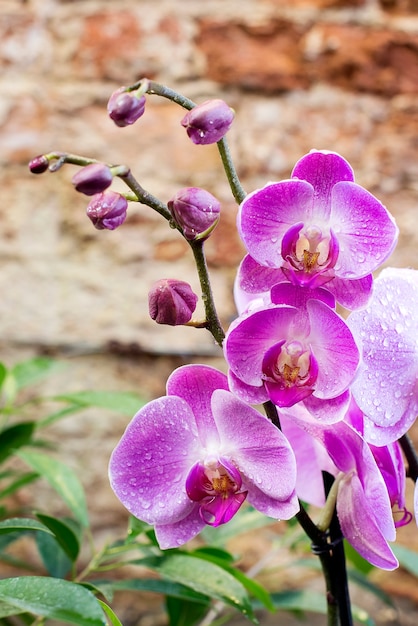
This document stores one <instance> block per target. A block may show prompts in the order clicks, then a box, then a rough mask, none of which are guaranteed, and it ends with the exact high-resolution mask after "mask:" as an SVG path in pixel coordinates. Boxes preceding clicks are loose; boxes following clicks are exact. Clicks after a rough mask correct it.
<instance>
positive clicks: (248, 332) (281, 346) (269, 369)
mask: <svg viewBox="0 0 418 626" xmlns="http://www.w3.org/2000/svg"><path fill="white" fill-rule="evenodd" d="M271 297H272V300H273V304H272V305H270V306H267V307H263V308H261V309H259V310H254V311H252V312H251V313H248V314H246V315H243V316H242V317H241V318H238V319H237V320H236V321H235V322H234V323H233V324H232V325H231V327H230V329H229V331H228V333H227V336H226V339H225V343H224V351H225V358H226V360H227V362H228V365H229V368H230V371H229V380H230V386H231V389H232V391H233V392H234V393H236V395H237V396H238V397H240V398H241V399H242V400H244V401H245V402H249V403H253V404H257V403H262V402H266V401H267V400H271V401H272V402H273V403H274V404H276V405H277V406H279V407H289V406H293V405H294V404H296V403H298V402H304V403H305V404H306V406H307V407H309V410H310V411H311V412H312V413H313V414H314V415H315V416H316V417H317V418H318V419H321V420H322V421H324V422H328V423H331V422H334V421H338V420H340V419H342V418H343V417H344V413H345V411H346V410H347V407H348V403H349V400H350V392H349V391H348V388H349V386H350V384H351V383H352V381H353V378H354V376H355V373H356V370H357V366H358V364H359V358H360V356H359V351H358V348H357V346H356V343H355V341H354V339H353V336H352V334H351V332H350V330H349V328H348V327H347V325H346V323H345V322H344V320H343V319H342V318H341V317H340V316H339V315H338V314H337V313H336V312H335V311H334V310H333V309H332V308H331V306H329V305H330V304H331V305H332V304H333V297H332V295H331V294H330V293H329V292H328V291H326V290H325V289H322V288H317V289H308V288H301V287H296V286H294V285H292V284H290V283H282V284H278V285H276V286H275V288H274V289H273V290H272V292H271ZM275 301H277V302H281V303H283V304H280V305H276V304H275Z"/></svg>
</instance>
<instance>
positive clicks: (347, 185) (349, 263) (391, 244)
mask: <svg viewBox="0 0 418 626" xmlns="http://www.w3.org/2000/svg"><path fill="white" fill-rule="evenodd" d="M330 226H331V228H332V229H333V231H334V233H335V234H336V236H337V238H338V242H339V245H340V253H339V256H338V260H337V263H336V265H335V274H336V275H337V276H340V277H341V278H350V279H353V278H362V277H363V276H367V274H370V273H371V272H373V271H374V270H376V269H377V268H378V267H379V266H380V265H381V264H382V263H383V262H384V261H385V260H386V259H387V258H388V257H389V255H390V254H391V252H392V251H393V249H394V248H395V245H396V242H397V238H398V233H399V231H398V228H397V226H396V224H395V221H394V219H393V217H392V216H391V215H390V213H389V212H388V211H387V209H386V208H385V207H384V206H383V204H382V203H381V202H379V200H378V199H377V198H375V197H374V196H373V195H372V194H371V193H369V192H368V191H366V189H364V188H363V187H360V185H357V184H356V183H351V182H341V183H337V184H336V185H335V186H334V188H333V190H332V213H331V220H330Z"/></svg>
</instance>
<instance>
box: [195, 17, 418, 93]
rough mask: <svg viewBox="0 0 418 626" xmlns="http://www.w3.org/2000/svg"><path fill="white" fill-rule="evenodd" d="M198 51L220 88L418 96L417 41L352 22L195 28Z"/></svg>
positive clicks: (215, 23)
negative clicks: (325, 87)
mask: <svg viewBox="0 0 418 626" xmlns="http://www.w3.org/2000/svg"><path fill="white" fill-rule="evenodd" d="M197 45H198V46H199V48H200V49H201V51H202V52H203V54H205V57H206V74H207V76H208V77H209V78H211V79H212V80H215V81H217V82H218V83H221V84H228V85H231V84H232V85H235V86H237V87H239V88H241V89H252V90H259V91H260V92H264V93H273V92H277V91H289V90H292V89H303V88H307V87H309V86H311V85H313V84H315V83H318V82H326V83H329V84H331V85H336V86H338V87H343V88H344V89H349V90H353V91H365V92H370V93H379V94H382V95H385V96H392V95H395V94H399V93H418V41H417V38H416V36H415V35H414V34H409V33H406V32H399V31H396V30H393V29H382V28H380V29H379V28H371V29H368V31H367V37H365V28H364V26H362V25H356V24H335V23H328V22H324V23H320V24H317V25H314V26H311V27H308V26H307V25H305V26H302V25H299V24H295V23H292V22H289V21H287V20H281V19H276V20H273V21H269V22H268V23H266V24H264V25H257V26H253V25H251V24H247V23H246V22H243V21H234V22H231V21H223V22H219V21H209V20H202V21H201V22H200V32H199V35H198V37H197Z"/></svg>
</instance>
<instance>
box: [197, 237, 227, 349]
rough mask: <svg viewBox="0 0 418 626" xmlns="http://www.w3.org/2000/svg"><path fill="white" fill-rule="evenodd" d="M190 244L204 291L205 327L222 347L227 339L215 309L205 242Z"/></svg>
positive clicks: (198, 241) (199, 241)
mask: <svg viewBox="0 0 418 626" xmlns="http://www.w3.org/2000/svg"><path fill="white" fill-rule="evenodd" d="M189 244H190V247H191V249H192V252H193V256H194V259H195V263H196V268H197V273H198V276H199V281H200V287H201V289H202V300H203V304H204V307H205V315H206V324H205V326H206V328H207V329H208V331H209V332H210V333H211V335H212V336H213V338H214V339H215V341H216V343H217V344H218V346H220V347H222V342H223V340H224V339H225V332H224V330H223V328H222V325H221V323H220V321H219V317H218V313H217V311H216V307H215V301H214V298H213V293H212V287H211V284H210V278H209V272H208V266H207V263H206V257H205V253H204V249H203V241H201V240H199V239H195V240H193V241H189Z"/></svg>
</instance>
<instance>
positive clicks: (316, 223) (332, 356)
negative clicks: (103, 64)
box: [30, 82, 418, 570]
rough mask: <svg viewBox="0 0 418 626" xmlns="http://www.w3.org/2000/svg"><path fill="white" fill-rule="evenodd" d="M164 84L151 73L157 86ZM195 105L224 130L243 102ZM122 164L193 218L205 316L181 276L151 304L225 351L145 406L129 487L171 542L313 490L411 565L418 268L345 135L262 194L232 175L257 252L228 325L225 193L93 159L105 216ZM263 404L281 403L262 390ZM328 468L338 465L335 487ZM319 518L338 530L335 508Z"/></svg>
mask: <svg viewBox="0 0 418 626" xmlns="http://www.w3.org/2000/svg"><path fill="white" fill-rule="evenodd" d="M147 89H148V83H147V82H146V83H145V82H144V83H142V82H140V83H139V87H138V85H137V86H134V87H132V88H121V89H119V90H118V91H117V92H115V94H113V95H112V97H111V99H110V101H109V105H108V111H109V114H110V117H111V119H112V120H113V121H114V122H115V123H116V124H117V125H118V126H128V125H131V124H133V123H134V122H135V121H136V120H137V119H138V118H139V117H140V116H142V114H143V112H144V106H145V95H144V94H145V92H146V91H147ZM158 89H159V87H158V85H155V84H154V83H153V84H152V86H151V87H149V93H157V92H158ZM160 91H161V94H160V95H164V96H165V97H167V91H166V90H164V89H163V90H160ZM173 99H175V100H176V101H177V99H178V97H177V96H175V98H174V96H173ZM184 106H185V108H187V109H188V113H187V114H186V115H185V117H184V118H183V119H182V120H181V124H182V125H183V126H184V128H186V131H187V134H188V136H189V137H190V139H191V140H192V141H193V142H194V143H196V144H208V143H215V142H221V143H222V145H223V146H224V145H225V142H223V141H221V140H223V137H224V135H225V134H226V133H227V132H228V130H229V128H230V126H231V124H232V121H233V118H234V112H233V110H232V109H231V108H230V107H228V106H227V105H226V103H224V102H223V101H222V100H212V101H207V102H204V103H203V104H202V105H198V106H195V105H194V104H191V103H190V101H185V103H184ZM50 158H58V157H57V155H53V156H51V155H42V156H39V157H36V158H35V159H33V161H32V162H31V164H30V167H31V170H32V171H33V172H34V173H42V172H44V171H45V170H46V169H48V168H49V169H51V167H50V165H49V160H50ZM59 158H62V157H59ZM226 161H227V160H226ZM73 162H75V161H73ZM114 176H120V177H121V178H124V180H125V182H127V184H128V186H129V187H130V189H131V190H132V191H133V192H134V193H135V194H136V197H137V199H138V201H139V202H143V203H144V204H148V205H149V206H151V207H152V208H154V209H156V210H157V211H158V212H159V213H161V214H162V215H163V216H164V217H165V218H166V219H167V220H168V221H169V222H170V225H171V226H172V227H174V228H176V229H177V230H178V231H179V232H180V233H181V235H182V236H183V237H184V239H185V240H186V241H187V242H188V243H189V245H190V246H191V248H192V249H193V252H194V254H195V259H196V263H197V264H198V269H199V278H200V280H201V286H202V291H203V297H202V301H203V304H204V306H205V313H206V319H205V320H204V321H203V322H201V323H197V322H192V321H191V318H192V315H193V313H194V311H195V309H196V305H197V301H198V296H197V295H196V294H195V293H194V292H193V291H192V289H191V287H190V285H188V284H187V283H185V282H184V281H181V280H177V279H163V280H160V281H158V282H157V283H156V284H155V285H154V286H153V287H152V289H151V292H150V294H149V312H150V316H151V317H152V319H154V320H155V321H156V322H157V323H160V324H169V325H180V324H189V325H195V326H203V327H206V328H208V329H209V330H210V332H211V333H212V335H213V336H214V338H215V340H216V341H217V342H218V344H219V345H222V349H223V353H224V357H225V362H226V366H227V374H224V373H222V372H220V371H218V370H216V369H214V368H211V367H208V366H205V365H186V366H183V367H180V368H179V369H177V370H175V371H174V372H173V374H172V375H171V376H170V378H169V380H168V382H167V393H166V395H165V396H164V397H161V398H158V399H156V400H153V401H152V402H150V403H149V404H147V405H146V406H145V407H143V408H142V409H141V410H140V411H139V412H138V413H137V414H136V415H135V417H134V418H133V420H132V422H131V423H130V424H129V425H128V427H127V429H126V432H125V433H124V435H123V436H122V438H121V440H120V442H119V444H118V445H117V447H116V448H115V450H114V452H113V454H112V457H111V461H110V469H109V475H110V482H111V485H112V487H113V489H114V491H115V493H116V495H117V497H118V498H119V499H120V500H121V502H122V503H123V504H124V505H125V506H126V508H127V509H128V510H129V511H130V512H131V513H132V514H133V515H135V516H136V517H138V518H139V519H141V520H144V521H145V522H147V523H150V524H153V525H154V527H155V532H156V537H157V540H158V542H159V544H160V546H161V547H162V548H163V549H165V548H174V547H176V546H179V545H182V544H184V543H185V542H187V541H188V540H190V539H191V538H193V537H194V536H195V535H197V534H198V533H199V532H200V531H201V530H202V529H203V528H204V527H205V525H209V526H215V527H217V526H219V525H221V524H225V523H227V522H229V521H230V520H231V519H232V517H233V516H234V515H235V514H236V513H237V512H238V511H239V509H240V508H241V506H242V505H243V503H244V502H248V503H249V504H250V505H252V506H253V507H254V508H256V509H258V510H259V511H260V512H262V513H263V514H265V515H267V516H270V517H273V518H275V519H284V520H288V519H290V518H292V517H293V516H295V515H297V514H298V512H299V511H300V506H301V501H303V502H307V503H310V504H312V505H315V506H320V507H323V519H325V520H327V519H328V517H329V515H331V516H332V515H334V513H335V512H336V516H337V518H338V524H339V527H340V528H341V532H342V535H341V537H342V536H343V537H344V538H345V539H347V541H349V542H350V543H351V545H352V546H353V547H354V548H355V549H356V550H357V552H358V553H359V554H360V555H362V556H363V557H364V558H365V559H367V560H368V561H369V562H370V563H372V564H373V565H375V566H377V567H381V568H384V569H388V570H390V569H394V568H395V567H397V564H398V563H397V559H396V557H395V555H394V553H393V551H392V549H391V547H390V545H389V542H391V541H393V540H394V539H395V535H396V527H397V526H400V525H403V524H405V523H407V522H409V521H410V519H411V517H412V515H411V513H410V512H409V511H408V510H407V507H406V503H405V477H406V472H405V466H404V463H403V459H402V454H401V448H400V445H399V440H401V441H402V439H403V438H404V437H405V436H406V433H407V431H408V429H409V428H410V427H411V426H412V424H413V422H414V421H415V419H416V415H417V413H418V382H417V381H418V375H417V372H418V339H417V338H418V272H417V271H416V270H411V269H409V270H406V269H405V270H402V269H393V268H392V269H388V268H387V269H384V270H383V271H382V272H381V273H380V275H379V276H378V277H377V278H376V279H374V277H373V274H374V273H375V272H376V270H378V269H379V268H380V267H381V265H382V264H383V263H384V262H385V261H386V260H387V259H388V258H389V256H390V254H391V253H392V251H393V249H394V247H395V245H396V242H397V238H398V229H397V226H396V224H395V221H394V219H393V218H392V216H391V215H390V214H389V212H388V211H387V209H386V208H385V207H384V206H383V204H382V203H381V202H380V201H379V200H378V199H377V198H376V197H374V196H373V195H372V194H371V193H370V192H368V191H367V190H366V189H364V188H363V187H362V186H360V185H359V184H357V183H356V182H355V180H354V174H353V170H352V168H351V166H350V165H349V163H348V162H347V161H346V160H345V159H344V158H343V157H341V156H340V155H338V154H337V153H335V152H327V151H319V150H313V151H311V152H310V153H309V154H307V155H305V156H304V157H303V158H301V159H300V160H299V161H298V162H297V163H296V165H295V167H294V169H293V171H292V174H291V177H290V178H289V179H287V180H282V181H280V182H273V183H269V184H267V185H266V186H265V187H263V188H262V189H258V190H255V191H253V192H252V193H250V194H248V195H245V193H244V192H243V190H242V189H238V190H237V189H236V188H234V189H233V192H235V193H234V197H235V198H236V199H237V198H239V200H240V203H239V210H238V218H237V225H238V232H239V234H240V237H241V239H242V242H243V244H244V246H245V247H246V255H245V257H244V258H243V260H242V262H241V264H240V266H239V268H238V272H237V276H236V279H235V285H234V296H235V302H236V307H237V312H238V315H237V318H236V319H235V320H234V321H233V322H232V323H231V324H230V327H229V328H228V330H227V331H226V333H224V332H223V329H222V327H221V326H220V323H218V319H217V315H216V309H215V307H214V304H213V302H212V300H211V298H212V294H211V290H210V288H208V284H209V278H208V275H207V274H206V273H205V272H206V271H207V268H206V265H205V262H204V257H203V261H202V257H201V256H199V255H200V254H201V253H202V250H203V244H204V242H205V240H206V239H207V238H208V237H209V236H210V235H211V233H212V231H213V230H214V228H215V227H216V225H217V224H218V221H219V219H220V216H221V205H220V203H219V201H218V200H217V199H216V198H215V197H214V196H212V194H210V193H209V192H208V191H206V190H203V189H200V188H197V187H188V188H183V189H180V190H179V191H178V192H177V193H175V194H174V195H173V197H172V198H171V199H170V200H169V201H168V203H167V204H166V205H164V204H162V203H161V202H159V201H158V200H157V199H155V198H153V197H152V196H151V195H150V194H148V193H147V192H145V191H144V190H143V189H142V188H141V187H140V185H139V184H138V183H136V181H135V180H134V179H133V178H132V177H130V173H129V170H127V168H125V167H124V166H107V165H105V164H102V163H97V162H94V163H89V164H86V166H85V167H84V168H83V170H81V171H80V172H79V173H78V174H76V175H75V176H74V178H73V183H74V186H75V188H76V189H77V190H78V191H80V192H82V193H84V194H86V195H92V196H93V198H92V200H91V202H90V204H89V206H88V209H87V213H88V216H89V217H90V219H91V220H92V221H93V224H94V225H95V226H96V228H99V229H103V228H107V229H113V228H116V227H117V226H119V225H120V224H122V222H123V221H124V219H125V217H126V209H127V202H128V201H127V198H126V197H125V196H123V195H121V194H119V193H116V192H113V191H109V190H108V187H109V186H110V185H111V183H112V180H113V177H114ZM229 179H230V180H232V181H234V180H235V179H236V177H235V176H230V177H229ZM231 189H232V184H231ZM129 199H130V198H129ZM199 259H200V260H199ZM199 263H200V265H199ZM202 276H203V278H202ZM215 331H216V332H215ZM261 404H263V405H264V408H265V412H266V415H267V416H264V414H263V413H262V412H261V411H260V410H259V409H256V408H254V407H253V406H252V405H261ZM417 465H418V463H417ZM415 474H416V475H415ZM324 475H326V476H327V475H329V476H331V477H333V478H332V480H333V484H332V487H331V489H330V490H329V489H327V488H326V484H325V483H326V481H324ZM417 476H418V468H415V472H414V473H413V477H415V478H417ZM415 516H416V517H418V487H416V490H415ZM334 519H335V518H334ZM318 528H320V529H322V530H323V531H324V533H325V535H324V536H326V532H327V529H328V528H329V519H328V525H327V523H326V522H320V523H318Z"/></svg>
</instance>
